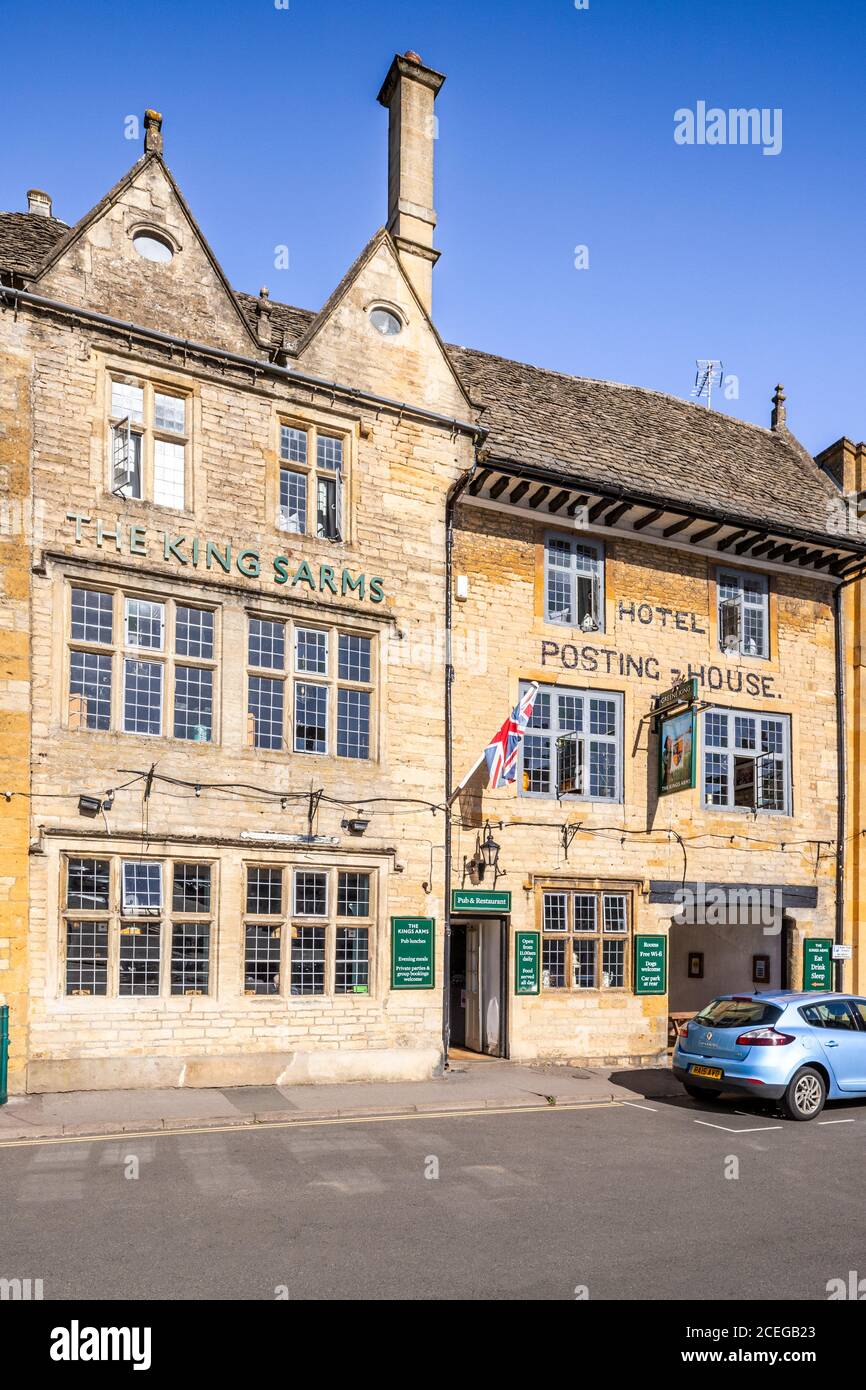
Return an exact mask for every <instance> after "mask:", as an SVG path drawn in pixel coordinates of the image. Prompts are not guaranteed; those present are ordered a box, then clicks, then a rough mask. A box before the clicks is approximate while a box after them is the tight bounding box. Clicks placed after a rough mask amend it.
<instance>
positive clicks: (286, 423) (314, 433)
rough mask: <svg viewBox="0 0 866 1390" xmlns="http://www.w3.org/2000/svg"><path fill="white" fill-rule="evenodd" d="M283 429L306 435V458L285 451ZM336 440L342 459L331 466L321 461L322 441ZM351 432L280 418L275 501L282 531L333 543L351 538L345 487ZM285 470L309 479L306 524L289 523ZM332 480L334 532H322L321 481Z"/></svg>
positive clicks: (277, 518)
mask: <svg viewBox="0 0 866 1390" xmlns="http://www.w3.org/2000/svg"><path fill="white" fill-rule="evenodd" d="M283 430H295V431H296V432H297V433H298V434H301V435H303V436H304V437H305V439H306V447H305V455H304V458H303V460H300V459H292V458H290V457H287V456H284V454H283ZM320 439H322V440H327V439H331V440H335V441H336V442H338V443H339V445H340V451H341V461H340V466H339V467H338V468H336V469H334V468H328V467H325V466H323V465H321V464H320V463H319V441H320ZM349 447H350V436H349V435H348V434H347V433H346V432H345V431H344V430H340V429H328V428H327V427H326V426H324V425H317V424H312V423H309V422H307V421H302V420H296V419H290V418H288V417H286V418H280V419H279V420H278V422H277V460H278V464H279V468H278V474H277V505H276V524H277V529H278V530H279V531H284V532H287V533H288V534H289V535H306V536H310V537H311V538H312V539H313V540H322V541H328V542H329V543H330V544H332V545H342V544H343V543H345V541H346V540H347V539H348V537H347V535H346V489H347V486H348V465H349ZM284 472H287V473H296V474H298V475H299V476H300V477H303V478H304V479H305V480H306V496H305V499H304V504H305V505H304V516H303V518H302V521H303V526H302V527H301V529H298V527H297V526H290V525H288V518H287V516H286V514H285V512H284V509H283V506H282V500H281V499H282V475H283V473H284ZM320 480H321V481H322V482H323V483H333V484H334V487H335V506H334V519H335V529H336V533H337V534H336V535H335V536H325V535H319V529H318V502H319V482H320Z"/></svg>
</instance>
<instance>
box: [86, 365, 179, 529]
mask: <svg viewBox="0 0 866 1390" xmlns="http://www.w3.org/2000/svg"><path fill="white" fill-rule="evenodd" d="M115 383H116V384H117V385H118V386H133V387H135V388H136V389H138V390H139V391H141V392H142V407H141V419H140V420H136V419H133V418H132V416H130V415H124V416H119V415H116V414H114V413H113V410H112V395H113V388H114V385H115ZM106 394H107V398H108V404H107V411H108V488H109V491H110V492H112V493H113V494H114V495H115V496H116V497H121V498H123V499H124V500H125V501H143V502H150V503H151V504H152V505H153V506H156V507H160V508H162V509H163V510H165V511H174V512H190V511H191V510H192V498H191V492H192V477H191V468H190V457H191V444H192V396H191V395H190V393H189V392H188V391H184V390H181V389H179V388H178V387H176V386H173V385H172V386H169V385H165V384H163V383H162V382H158V381H151V380H150V379H149V378H147V377H137V376H134V375H129V374H127V373H125V372H119V371H110V372H109V373H108V387H107V393H106ZM157 396H167V397H170V398H171V399H172V400H175V401H181V402H182V403H183V425H184V427H183V430H182V431H180V430H172V429H169V428H167V427H165V426H163V425H160V426H157V423H156V397H157ZM121 432H122V433H123V434H124V435H125V436H126V458H127V469H128V459H129V454H130V450H131V449H132V447H133V445H132V441H133V439H137V440H138V445H137V449H138V475H139V476H138V484H139V489H138V492H137V493H136V494H131V493H128V492H127V491H126V488H127V487H128V486H129V484H128V483H127V484H120V485H118V482H117V476H116V459H117V457H118V438H119V437H120V436H121ZM157 444H174V445H176V446H177V447H179V448H181V449H182V450H183V501H182V504H181V505H180V506H177V505H176V504H174V503H172V502H167V501H158V500H157V496H156V493H157V480H156V446H157ZM120 456H121V457H122V454H121V455H120Z"/></svg>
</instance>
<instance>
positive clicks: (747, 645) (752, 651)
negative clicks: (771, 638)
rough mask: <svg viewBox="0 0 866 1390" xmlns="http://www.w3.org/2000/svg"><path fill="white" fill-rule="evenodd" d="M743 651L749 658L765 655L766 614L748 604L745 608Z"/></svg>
mask: <svg viewBox="0 0 866 1390" xmlns="http://www.w3.org/2000/svg"><path fill="white" fill-rule="evenodd" d="M743 651H744V652H745V653H746V655H747V656H762V655H763V654H764V612H763V609H761V608H753V607H752V606H751V605H750V604H748V603H747V604H744V606H743Z"/></svg>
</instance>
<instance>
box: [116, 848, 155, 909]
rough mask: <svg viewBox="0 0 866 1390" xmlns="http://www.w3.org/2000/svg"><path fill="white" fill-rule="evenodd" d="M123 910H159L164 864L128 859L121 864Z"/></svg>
mask: <svg viewBox="0 0 866 1390" xmlns="http://www.w3.org/2000/svg"><path fill="white" fill-rule="evenodd" d="M121 869H122V872H121V883H122V892H123V897H122V902H123V907H122V911H123V912H158V911H159V910H160V908H161V907H162V865H161V864H159V863H156V862H154V861H153V860H148V859H126V860H124V861H123V864H122V866H121Z"/></svg>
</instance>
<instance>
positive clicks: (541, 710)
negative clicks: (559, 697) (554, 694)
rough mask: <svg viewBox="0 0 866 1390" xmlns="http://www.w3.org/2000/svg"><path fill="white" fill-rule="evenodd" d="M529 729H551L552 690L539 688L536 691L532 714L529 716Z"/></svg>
mask: <svg viewBox="0 0 866 1390" xmlns="http://www.w3.org/2000/svg"><path fill="white" fill-rule="evenodd" d="M526 727H527V728H528V729H549V728H550V692H549V691H547V690H539V691H537V692H536V696H535V702H534V704H533V706H532V714H531V715H530V717H529V723H528V724H527V726H526Z"/></svg>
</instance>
